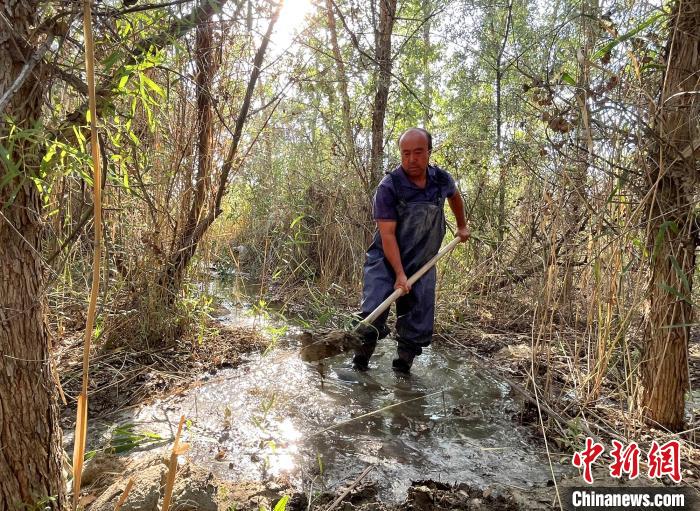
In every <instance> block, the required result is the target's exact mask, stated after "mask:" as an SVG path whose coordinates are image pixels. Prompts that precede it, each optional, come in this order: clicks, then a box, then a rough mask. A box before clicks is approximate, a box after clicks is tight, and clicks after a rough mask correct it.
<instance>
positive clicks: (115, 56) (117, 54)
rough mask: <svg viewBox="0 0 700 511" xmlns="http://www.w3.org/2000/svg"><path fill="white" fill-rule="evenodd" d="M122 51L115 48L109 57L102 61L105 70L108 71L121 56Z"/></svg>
mask: <svg viewBox="0 0 700 511" xmlns="http://www.w3.org/2000/svg"><path fill="white" fill-rule="evenodd" d="M121 56H122V52H121V51H119V50H117V51H114V52H112V53H111V54H110V55H109V57H107V58H106V59H104V60H103V61H102V65H103V66H104V67H105V71H109V70H110V69H111V68H112V66H113V65H114V64H116V63H117V61H118V60H119V59H120V58H121Z"/></svg>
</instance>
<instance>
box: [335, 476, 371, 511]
mask: <svg viewBox="0 0 700 511" xmlns="http://www.w3.org/2000/svg"><path fill="white" fill-rule="evenodd" d="M373 468H374V465H370V466H369V467H367V468H366V469H364V470H363V471H362V473H361V474H360V475H359V476H358V478H357V479H355V480H354V481H353V482H352V483H351V484H350V486H348V487H347V488H346V489H345V491H344V492H343V493H341V494H340V495H339V496H338V498H337V499H335V500H334V501H333V502H332V503H331V505H330V506H328V507H327V508H326V511H333V509H335V508H336V507H338V504H340V503H341V502H342V501H343V499H344V498H345V497H347V495H348V493H350V492H351V491H352V489H353V488H354V487H355V486H357V485H358V484H360V481H362V480H363V479H364V478H365V476H366V475H367V474H369V473H370V471H371V470H372V469H373Z"/></svg>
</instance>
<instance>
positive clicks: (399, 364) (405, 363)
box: [391, 348, 416, 374]
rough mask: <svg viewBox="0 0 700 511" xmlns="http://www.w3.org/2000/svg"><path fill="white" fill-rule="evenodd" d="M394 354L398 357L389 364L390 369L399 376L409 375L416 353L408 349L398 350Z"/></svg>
mask: <svg viewBox="0 0 700 511" xmlns="http://www.w3.org/2000/svg"><path fill="white" fill-rule="evenodd" d="M396 353H397V355H398V357H397V358H395V359H394V360H393V361H392V362H391V368H392V369H393V370H394V371H396V372H397V373H400V374H410V372H411V366H412V365H413V359H414V358H415V357H416V352H415V351H414V350H410V349H404V348H398V349H397V350H396Z"/></svg>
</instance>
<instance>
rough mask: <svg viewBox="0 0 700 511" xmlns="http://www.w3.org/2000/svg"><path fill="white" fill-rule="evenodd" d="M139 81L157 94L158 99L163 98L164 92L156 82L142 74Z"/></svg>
mask: <svg viewBox="0 0 700 511" xmlns="http://www.w3.org/2000/svg"><path fill="white" fill-rule="evenodd" d="M141 80H143V83H145V84H146V87H148V88H149V89H151V90H152V91H153V92H155V93H156V94H158V95H159V96H160V97H162V98H164V97H165V91H164V90H163V88H162V87H161V86H160V85H158V84H157V83H156V82H154V81H153V80H151V79H150V78H149V77H148V76H146V75H144V74H142V75H141Z"/></svg>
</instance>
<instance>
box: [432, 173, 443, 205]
mask: <svg viewBox="0 0 700 511" xmlns="http://www.w3.org/2000/svg"><path fill="white" fill-rule="evenodd" d="M433 168H434V169H435V183H436V184H437V187H438V193H437V197H436V198H435V202H436V203H437V204H438V205H439V204H440V203H441V201H442V178H443V175H442V173H443V172H444V171H443V170H442V169H441V168H440V167H433Z"/></svg>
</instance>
